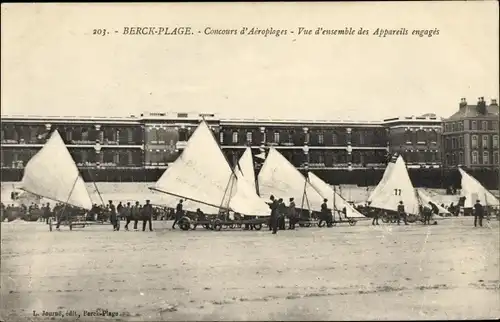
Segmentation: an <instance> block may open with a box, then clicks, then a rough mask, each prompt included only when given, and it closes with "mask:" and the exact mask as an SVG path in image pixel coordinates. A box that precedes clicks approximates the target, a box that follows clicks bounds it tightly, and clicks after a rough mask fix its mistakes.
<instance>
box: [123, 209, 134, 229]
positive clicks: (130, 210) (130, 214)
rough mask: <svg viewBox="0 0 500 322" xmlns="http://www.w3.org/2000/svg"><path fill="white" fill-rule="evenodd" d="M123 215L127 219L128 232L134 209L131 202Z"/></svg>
mask: <svg viewBox="0 0 500 322" xmlns="http://www.w3.org/2000/svg"><path fill="white" fill-rule="evenodd" d="M123 215H124V216H125V218H126V219H127V223H126V224H125V230H127V231H128V224H130V222H131V221H132V208H131V207H130V202H127V206H126V207H125V208H124V209H123Z"/></svg>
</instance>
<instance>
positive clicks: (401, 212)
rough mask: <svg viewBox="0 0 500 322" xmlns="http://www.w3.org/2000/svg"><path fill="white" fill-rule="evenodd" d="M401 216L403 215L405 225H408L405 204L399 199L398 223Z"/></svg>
mask: <svg viewBox="0 0 500 322" xmlns="http://www.w3.org/2000/svg"><path fill="white" fill-rule="evenodd" d="M401 217H403V221H404V223H405V225H408V221H407V216H406V212H405V205H404V204H403V201H400V202H399V205H398V225H399V224H400V223H401Z"/></svg>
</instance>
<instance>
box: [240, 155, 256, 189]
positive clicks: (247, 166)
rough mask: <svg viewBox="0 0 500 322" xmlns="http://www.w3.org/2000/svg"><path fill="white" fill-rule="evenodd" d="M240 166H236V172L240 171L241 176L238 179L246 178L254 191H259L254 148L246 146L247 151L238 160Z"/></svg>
mask: <svg viewBox="0 0 500 322" xmlns="http://www.w3.org/2000/svg"><path fill="white" fill-rule="evenodd" d="M238 165H239V167H236V169H237V172H236V174H238V173H240V174H241V178H240V177H238V179H242V180H245V181H246V182H247V183H248V185H249V186H250V187H252V188H253V190H254V191H257V187H256V186H255V170H254V166H253V157H252V149H250V148H246V150H245V152H244V153H243V155H242V156H241V158H240V160H239V161H238Z"/></svg>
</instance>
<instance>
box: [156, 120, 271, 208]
mask: <svg viewBox="0 0 500 322" xmlns="http://www.w3.org/2000/svg"><path fill="white" fill-rule="evenodd" d="M153 189H156V190H159V191H162V192H165V193H167V194H171V195H175V197H176V198H177V199H179V198H187V199H191V201H195V202H197V203H200V204H203V203H205V204H208V205H210V206H212V207H227V206H229V208H230V209H231V210H232V211H234V212H238V213H241V214H243V215H249V216H269V207H268V206H267V204H266V203H265V202H264V201H263V200H261V199H260V198H259V196H258V195H257V193H256V192H255V191H254V190H252V188H251V187H249V186H248V184H247V183H246V181H245V180H237V179H236V177H235V175H234V172H233V171H232V170H231V168H230V166H229V164H228V163H227V160H226V159H225V157H224V155H223V154H222V151H221V149H220V147H219V146H218V144H217V142H216V141H215V138H214V137H213V134H212V132H211V131H210V129H209V128H208V125H207V124H206V123H205V122H204V121H203V122H201V124H200V125H199V126H198V128H197V129H196V130H195V131H194V133H193V134H192V136H191V138H190V139H189V141H188V142H187V145H186V148H185V149H184V151H183V152H182V154H181V155H180V156H179V157H178V158H177V159H176V160H175V161H174V162H173V163H172V164H170V165H169V166H168V168H167V170H166V171H165V172H164V173H163V175H162V176H161V177H160V179H159V180H158V181H157V182H156V184H155V187H154V188H153ZM228 200H229V205H227V201H228Z"/></svg>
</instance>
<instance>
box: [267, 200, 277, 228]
mask: <svg viewBox="0 0 500 322" xmlns="http://www.w3.org/2000/svg"><path fill="white" fill-rule="evenodd" d="M270 199H271V205H270V206H269V207H270V208H271V217H270V218H269V228H270V229H272V231H273V234H276V233H277V232H278V206H279V204H278V201H277V200H276V199H275V198H274V196H271V198H270Z"/></svg>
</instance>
